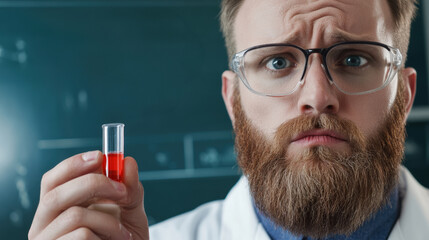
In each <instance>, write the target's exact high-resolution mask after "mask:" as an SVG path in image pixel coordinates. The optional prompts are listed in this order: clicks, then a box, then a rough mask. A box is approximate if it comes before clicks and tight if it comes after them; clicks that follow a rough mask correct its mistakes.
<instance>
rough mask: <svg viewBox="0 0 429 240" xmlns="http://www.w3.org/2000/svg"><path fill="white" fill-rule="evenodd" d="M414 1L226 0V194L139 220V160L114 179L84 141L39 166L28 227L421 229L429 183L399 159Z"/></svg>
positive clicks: (270, 235)
mask: <svg viewBox="0 0 429 240" xmlns="http://www.w3.org/2000/svg"><path fill="white" fill-rule="evenodd" d="M414 13H415V2H414V1H413V0H361V1H355V0H312V1H302V0H264V1H261V0H223V1H222V12H221V26H222V30H223V34H224V37H225V42H226V46H227V50H228V55H229V57H230V59H231V61H230V70H227V71H225V72H224V73H223V75H222V83H223V85H222V96H223V99H224V101H225V105H226V108H227V111H228V113H229V116H230V118H231V120H232V123H233V126H234V131H235V133H236V151H237V159H238V164H239V166H240V167H241V169H242V170H243V176H242V177H241V179H240V180H239V182H238V183H237V184H236V185H235V186H234V187H233V189H232V190H231V191H230V193H229V194H228V196H227V197H226V199H225V200H222V201H215V202H211V203H208V204H205V205H203V206H201V207H199V208H197V209H195V210H193V211H191V212H189V213H185V214H183V215H181V216H177V217H174V218H172V219H170V220H167V221H165V222H163V223H160V224H157V225H155V226H152V227H151V228H150V230H148V227H147V219H146V215H145V213H144V208H143V204H142V199H143V189H142V186H141V184H140V182H139V181H138V172H137V167H136V163H135V160H134V159H132V158H126V159H125V179H124V183H114V182H113V181H109V180H107V178H106V177H104V176H101V174H94V173H98V172H100V166H101V162H102V159H101V158H102V157H101V154H100V153H99V152H88V153H85V154H79V155H76V156H74V157H72V158H70V159H67V160H65V161H63V162H62V163H60V164H59V165H58V166H56V167H55V168H54V169H52V170H51V171H49V172H48V173H47V174H45V176H44V178H43V180H42V187H41V189H42V190H41V202H40V204H39V207H38V210H37V212H36V215H35V218H34V221H33V225H32V228H31V229H30V233H29V239H57V238H61V237H63V238H64V239H105V238H109V239H148V237H149V236H148V234H149V233H150V237H151V239H154V240H157V239H203V240H206V239H389V240H397V239H404V240H405V239H413V240H416V239H428V236H429V191H428V190H427V189H425V188H424V187H422V186H421V185H420V184H419V183H417V181H416V180H415V179H414V178H413V177H412V175H411V174H410V173H409V172H408V171H407V170H406V169H405V168H404V167H402V166H401V161H402V158H403V151H404V141H405V123H406V119H407V116H408V114H409V112H410V110H411V107H412V105H413V101H414V96H415V92H416V75H417V74H416V71H415V70H414V69H413V68H405V67H404V66H405V60H406V53H407V49H408V43H409V34H410V24H411V21H412V18H413V16H414ZM85 181H86V182H90V183H91V184H84V185H83V187H82V186H81V185H82V183H84V182H85ZM93 199H108V200H111V201H115V202H116V203H117V204H118V205H119V206H120V207H121V215H120V218H114V217H111V216H109V215H107V214H104V213H101V212H99V211H97V210H94V209H90V208H88V206H89V205H90V204H91V203H93V202H94V200H93ZM70 219H71V220H70ZM101 220H102V221H101Z"/></svg>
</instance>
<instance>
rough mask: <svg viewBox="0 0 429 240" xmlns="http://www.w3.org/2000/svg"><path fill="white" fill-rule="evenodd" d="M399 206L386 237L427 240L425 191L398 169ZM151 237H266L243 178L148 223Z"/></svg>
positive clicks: (158, 239) (265, 239) (428, 225)
mask: <svg viewBox="0 0 429 240" xmlns="http://www.w3.org/2000/svg"><path fill="white" fill-rule="evenodd" d="M399 191H400V194H402V196H403V198H402V208H401V213H400V216H399V219H398V221H397V222H396V223H395V226H394V228H393V230H392V232H391V234H390V236H389V238H388V240H410V239H412V240H428V239H429V190H428V189H425V188H424V187H423V186H421V185H420V184H419V183H418V182H417V181H416V180H415V179H414V177H413V176H412V175H411V173H410V172H409V171H408V170H407V169H405V168H404V167H402V168H401V174H400V190H399ZM149 231H150V238H151V240H164V239H168V240H170V239H178V240H179V239H186V240H188V239H196V240H211V239H213V240H214V239H222V240H243V239H246V240H252V239H255V240H269V239H270V238H269V236H268V234H267V233H266V231H265V230H264V228H263V226H262V225H261V223H260V222H259V221H258V219H257V216H256V214H255V212H254V209H253V206H252V202H251V196H250V194H249V186H248V183H247V179H246V178H245V177H241V178H240V180H239V181H238V183H237V184H236V185H235V186H234V187H233V188H232V189H231V191H230V192H229V193H228V195H227V196H226V198H225V200H219V201H214V202H210V203H206V204H204V205H202V206H200V207H198V208H196V209H195V210H193V211H190V212H188V213H184V214H182V215H179V216H176V217H173V218H171V219H169V220H166V221H164V222H161V223H159V224H156V225H154V226H151V227H150V229H149Z"/></svg>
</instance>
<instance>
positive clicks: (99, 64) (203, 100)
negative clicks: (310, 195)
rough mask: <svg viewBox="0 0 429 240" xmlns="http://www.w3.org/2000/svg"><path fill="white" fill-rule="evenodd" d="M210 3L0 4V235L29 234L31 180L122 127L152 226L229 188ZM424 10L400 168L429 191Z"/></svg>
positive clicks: (228, 131)
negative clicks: (107, 128)
mask: <svg viewBox="0 0 429 240" xmlns="http://www.w3.org/2000/svg"><path fill="white" fill-rule="evenodd" d="M219 2H220V1H219V0H156V1H155V0H152V1H149V0H117V1H115V0H79V1H78V0H13V1H2V0H0V149H1V153H0V191H1V194H0V198H1V199H0V203H1V206H2V207H1V208H0V221H1V222H0V232H1V233H2V235H1V236H2V239H26V238H27V232H28V229H29V227H30V224H31V221H32V218H33V215H34V212H35V210H36V207H37V204H38V201H39V191H40V186H39V185H40V179H41V177H42V175H43V173H45V172H46V171H48V170H49V169H51V168H52V167H54V166H55V165H56V164H58V163H59V162H60V161H62V160H63V159H65V158H67V157H69V156H72V155H74V154H77V153H81V152H84V151H88V150H94V149H100V150H101V125H102V124H103V123H108V122H122V123H125V153H126V155H131V156H133V157H134V158H135V159H136V160H137V161H138V164H139V169H140V180H141V181H142V182H143V185H144V186H145V206H146V211H147V214H148V217H149V222H150V224H153V223H156V222H159V221H162V220H164V219H166V218H168V217H171V216H174V215H177V214H179V213H182V212H185V211H188V210H191V209H193V208H195V207H196V206H198V205H200V204H202V203H204V202H207V201H210V200H215V199H221V198H224V197H225V195H226V194H227V192H228V190H229V189H230V188H231V186H232V185H233V184H234V183H235V182H236V181H237V179H238V178H239V175H240V171H239V169H238V167H237V165H236V163H235V155H234V148H233V134H232V127H231V123H230V120H229V118H228V116H227V113H226V110H225V107H224V104H223V101H222V97H221V73H222V71H223V70H225V69H226V68H227V56H226V52H225V48H224V45H223V39H222V35H221V33H220V30H219V23H218V13H219ZM428 28H429V5H425V3H424V2H423V1H422V3H421V6H420V10H419V13H418V16H417V19H416V21H415V22H414V23H413V27H412V34H411V44H410V50H409V59H408V64H407V65H408V66H413V67H415V68H416V69H417V71H418V93H417V96H416V102H415V108H414V109H413V111H412V114H411V116H410V118H409V123H408V126H407V130H408V139H407V144H406V157H405V162H404V164H405V165H406V166H407V167H408V168H409V169H410V171H411V172H412V173H413V174H414V175H415V177H416V178H417V179H418V180H419V181H420V182H421V183H422V184H423V185H425V186H427V187H429V151H428V149H429V148H428V144H429V139H428V138H429V107H428V100H429V96H428V79H429V78H428V72H427V68H428V59H427V57H426V56H428V52H429V43H428V42H429V41H428V40H429V31H427V29H428Z"/></svg>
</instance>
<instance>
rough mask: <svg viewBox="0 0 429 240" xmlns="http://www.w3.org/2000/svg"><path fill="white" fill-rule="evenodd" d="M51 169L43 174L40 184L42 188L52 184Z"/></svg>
mask: <svg viewBox="0 0 429 240" xmlns="http://www.w3.org/2000/svg"><path fill="white" fill-rule="evenodd" d="M50 179H51V171H48V172H46V173H44V174H43V176H42V180H41V183H40V185H41V186H42V188H48V187H49V186H50V182H51V181H50Z"/></svg>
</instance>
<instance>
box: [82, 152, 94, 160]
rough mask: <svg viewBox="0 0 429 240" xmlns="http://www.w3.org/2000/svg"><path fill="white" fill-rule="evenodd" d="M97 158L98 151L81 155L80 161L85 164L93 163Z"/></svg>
mask: <svg viewBox="0 0 429 240" xmlns="http://www.w3.org/2000/svg"><path fill="white" fill-rule="evenodd" d="M97 158H98V151H92V152H86V153H84V154H83V155H82V159H83V160H84V161H86V162H89V161H93V160H95V159H97Z"/></svg>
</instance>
